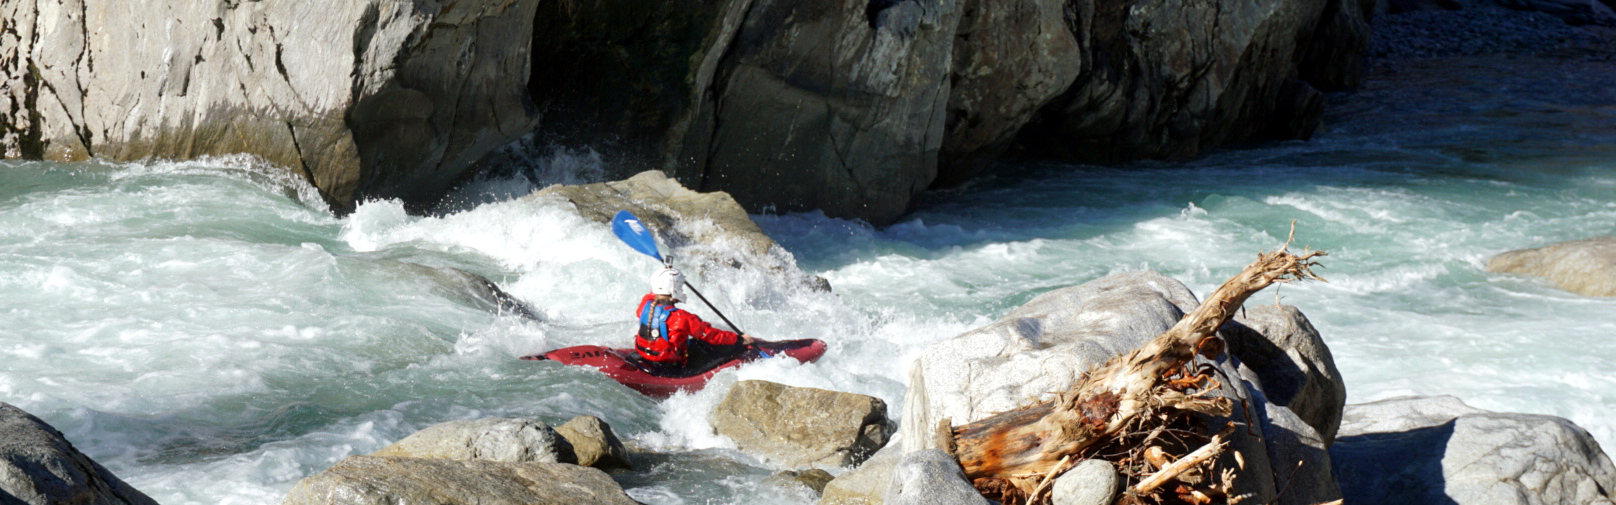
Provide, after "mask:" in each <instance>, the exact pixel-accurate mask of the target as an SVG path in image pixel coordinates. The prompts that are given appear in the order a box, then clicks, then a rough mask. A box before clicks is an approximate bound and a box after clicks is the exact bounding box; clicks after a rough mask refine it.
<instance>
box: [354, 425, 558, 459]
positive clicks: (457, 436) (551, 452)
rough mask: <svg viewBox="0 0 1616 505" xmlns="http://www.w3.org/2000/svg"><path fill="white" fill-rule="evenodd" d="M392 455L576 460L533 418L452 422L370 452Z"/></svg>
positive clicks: (377, 454) (373, 454)
mask: <svg viewBox="0 0 1616 505" xmlns="http://www.w3.org/2000/svg"><path fill="white" fill-rule="evenodd" d="M371 456H377V457H391V458H438V459H451V460H461V461H463V460H472V459H476V460H485V461H495V462H502V463H529V462H534V463H556V462H561V463H576V462H577V461H578V460H577V458H576V457H575V456H574V455H573V452H572V446H571V444H569V443H567V440H566V439H564V438H561V436H560V435H558V434H556V431H555V430H553V429H550V426H549V425H546V424H544V423H543V422H541V421H538V420H534V419H504V418H488V419H473V420H466V421H449V422H446V423H440V424H436V425H432V426H430V427H428V428H427V429H424V430H421V431H418V432H416V433H415V434H413V435H410V436H408V437H404V439H403V440H399V441H398V442H394V443H393V445H389V446H387V447H383V448H381V450H379V451H376V452H374V453H371Z"/></svg>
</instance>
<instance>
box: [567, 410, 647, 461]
mask: <svg viewBox="0 0 1616 505" xmlns="http://www.w3.org/2000/svg"><path fill="white" fill-rule="evenodd" d="M555 431H556V433H557V434H560V435H561V437H562V438H565V439H567V442H568V443H569V444H570V445H571V446H572V453H573V454H574V455H576V456H577V457H578V464H579V465H583V466H592V467H595V468H600V469H627V468H629V467H630V466H631V465H629V461H628V449H627V448H624V447H623V442H622V441H619V440H618V439H617V434H615V433H612V426H611V425H609V424H606V422H605V421H601V420H600V418H598V417H595V416H578V417H574V418H572V420H571V421H567V424H563V425H561V426H557V427H556V429H555Z"/></svg>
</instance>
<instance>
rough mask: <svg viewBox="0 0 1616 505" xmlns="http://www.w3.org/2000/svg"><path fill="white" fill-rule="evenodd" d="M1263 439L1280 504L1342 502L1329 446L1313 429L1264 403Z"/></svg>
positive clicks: (1302, 421)
mask: <svg viewBox="0 0 1616 505" xmlns="http://www.w3.org/2000/svg"><path fill="white" fill-rule="evenodd" d="M1263 407H1264V412H1263V414H1264V415H1263V425H1262V431H1263V438H1264V441H1265V443H1266V447H1267V448H1268V460H1269V462H1270V463H1271V464H1272V465H1273V467H1274V469H1273V475H1274V488H1275V489H1276V490H1278V493H1279V496H1278V501H1276V502H1274V503H1276V504H1277V505H1315V504H1318V503H1329V502H1332V501H1335V500H1339V499H1341V487H1340V486H1338V485H1337V484H1336V481H1335V475H1334V474H1333V473H1331V472H1332V465H1331V463H1330V450H1329V447H1330V446H1329V444H1328V443H1326V442H1325V441H1324V440H1323V438H1322V437H1320V436H1319V434H1318V432H1316V431H1314V430H1313V426H1312V425H1310V424H1308V423H1307V422H1305V421H1304V420H1303V419H1302V418H1300V417H1298V416H1297V415H1296V414H1295V413H1292V412H1291V410H1290V409H1288V408H1285V407H1283V406H1280V405H1277V404H1274V403H1271V402H1263Z"/></svg>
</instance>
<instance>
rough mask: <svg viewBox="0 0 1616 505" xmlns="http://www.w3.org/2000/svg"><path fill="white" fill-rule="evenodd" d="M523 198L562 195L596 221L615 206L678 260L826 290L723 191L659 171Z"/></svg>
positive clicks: (608, 218) (543, 191) (605, 218)
mask: <svg viewBox="0 0 1616 505" xmlns="http://www.w3.org/2000/svg"><path fill="white" fill-rule="evenodd" d="M529 198H561V199H564V200H566V201H568V202H571V203H572V205H573V207H575V208H576V209H577V210H578V214H579V215H581V216H583V217H585V218H588V219H591V220H594V221H597V222H601V223H609V222H611V220H612V217H613V216H615V215H616V214H617V212H618V211H620V210H627V211H629V212H631V213H633V214H634V216H635V217H638V218H640V221H642V222H644V223H645V224H646V227H647V228H649V229H650V230H651V232H652V233H654V234H656V237H657V241H658V243H659V244H661V245H662V247H663V250H664V252H665V253H672V254H673V255H675V256H677V257H678V258H679V260H680V261H679V262H680V263H681V265H692V264H693V265H695V266H696V268H699V269H704V270H705V269H710V268H714V267H740V266H742V265H746V266H750V267H756V268H760V269H762V270H763V271H765V272H769V273H770V274H773V275H775V276H778V277H780V279H781V280H784V281H789V282H793V283H797V284H799V285H802V286H805V287H809V288H813V289H818V290H829V289H830V285H829V284H828V283H826V282H825V280H824V279H821V278H819V277H816V276H810V275H805V274H803V273H802V271H801V270H800V269H798V268H797V260H796V258H795V257H793V256H792V255H791V253H790V252H787V251H786V250H785V249H784V248H781V247H780V246H779V245H778V244H776V243H775V242H774V239H772V238H769V236H768V235H765V234H764V233H763V229H762V228H758V225H757V223H755V222H753V221H752V217H751V216H749V215H747V213H746V209H743V208H741V205H740V204H739V203H736V202H735V199H734V198H731V197H730V195H729V194H728V193H724V192H722V191H714V192H708V193H698V192H695V191H691V190H689V189H685V187H684V186H681V185H679V183H678V182H677V181H674V180H673V179H669V178H668V177H667V176H666V175H663V174H662V172H658V171H654V170H652V171H646V172H641V173H640V174H638V175H635V176H633V177H630V178H628V179H624V180H621V181H611V182H602V183H596V184H583V185H576V186H567V185H560V184H557V185H554V186H550V187H547V188H544V189H541V190H539V191H538V192H536V193H535V194H534V195H533V196H530V197H529Z"/></svg>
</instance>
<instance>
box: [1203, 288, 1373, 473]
mask: <svg viewBox="0 0 1616 505" xmlns="http://www.w3.org/2000/svg"><path fill="white" fill-rule="evenodd" d="M1219 333H1220V334H1221V335H1223V337H1224V339H1225V340H1226V341H1227V342H1228V343H1229V353H1230V354H1233V355H1235V356H1238V357H1240V362H1241V363H1242V364H1244V365H1245V366H1246V367H1248V368H1250V369H1251V370H1252V371H1254V372H1255V374H1256V378H1257V379H1258V381H1259V382H1261V383H1262V386H1263V393H1264V394H1265V395H1267V398H1268V401H1269V402H1271V403H1275V404H1278V405H1280V406H1283V407H1285V408H1287V409H1288V410H1290V411H1291V412H1293V413H1295V415H1296V416H1299V417H1301V419H1302V420H1303V421H1305V422H1307V423H1308V425H1309V426H1311V427H1312V428H1313V431H1314V432H1315V433H1317V434H1318V436H1319V437H1321V439H1322V441H1323V443H1324V446H1325V447H1329V446H1330V444H1331V443H1332V442H1334V441H1335V432H1336V430H1337V428H1339V427H1340V426H1341V407H1342V406H1343V405H1346V404H1347V386H1346V383H1344V382H1342V380H1341V371H1340V370H1337V369H1336V367H1335V358H1333V357H1332V356H1331V355H1330V348H1329V347H1328V346H1326V345H1324V338H1323V337H1320V336H1319V330H1317V329H1314V328H1313V324H1312V323H1311V322H1309V321H1308V320H1307V316H1305V315H1302V311H1300V310H1297V309H1296V307H1292V306H1289V305H1257V306H1247V307H1246V308H1244V309H1242V310H1241V311H1239V312H1237V313H1236V314H1235V318H1234V321H1233V322H1231V323H1229V324H1226V325H1224V327H1223V328H1222V329H1221V330H1220V332H1219Z"/></svg>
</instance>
